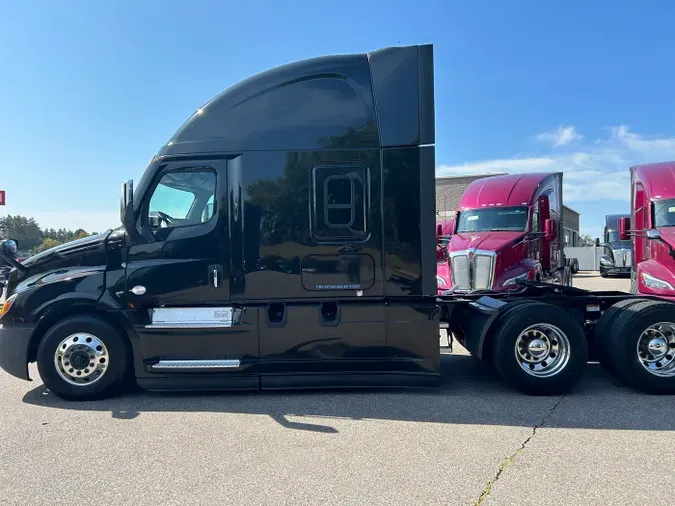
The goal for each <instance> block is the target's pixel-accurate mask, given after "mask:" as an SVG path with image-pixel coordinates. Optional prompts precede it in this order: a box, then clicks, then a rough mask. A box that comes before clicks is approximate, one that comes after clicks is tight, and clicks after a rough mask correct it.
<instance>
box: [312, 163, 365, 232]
mask: <svg viewBox="0 0 675 506" xmlns="http://www.w3.org/2000/svg"><path fill="white" fill-rule="evenodd" d="M366 173H367V172H366V171H365V170H364V169H363V168H362V167H315V168H314V170H313V173H312V193H313V199H312V235H313V236H314V239H315V240H317V241H319V242H321V241H325V242H353V241H355V240H356V241H360V240H363V239H364V238H365V237H366V226H367V223H366V221H367V216H366V213H367V206H366V202H367V189H368V184H367V179H366Z"/></svg>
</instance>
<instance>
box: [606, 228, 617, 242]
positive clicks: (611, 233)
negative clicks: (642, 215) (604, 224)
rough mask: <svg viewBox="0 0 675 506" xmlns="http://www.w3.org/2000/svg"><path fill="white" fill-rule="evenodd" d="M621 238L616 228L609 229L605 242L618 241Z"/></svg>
mask: <svg viewBox="0 0 675 506" xmlns="http://www.w3.org/2000/svg"><path fill="white" fill-rule="evenodd" d="M620 240H621V239H619V231H618V230H610V231H608V232H607V241H606V242H619V241H620Z"/></svg>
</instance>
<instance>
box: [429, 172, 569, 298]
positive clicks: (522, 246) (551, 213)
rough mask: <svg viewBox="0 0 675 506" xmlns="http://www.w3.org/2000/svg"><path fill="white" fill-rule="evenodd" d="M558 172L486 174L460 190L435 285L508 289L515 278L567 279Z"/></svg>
mask: <svg viewBox="0 0 675 506" xmlns="http://www.w3.org/2000/svg"><path fill="white" fill-rule="evenodd" d="M562 217H563V203H562V173H560V172H556V173H534V174H514V175H502V176H491V177H486V178H481V179H478V180H476V181H473V182H472V183H471V184H470V185H469V186H468V188H467V189H466V190H465V192H464V195H463V196H462V199H461V201H460V204H459V206H458V209H457V214H456V215H455V225H454V230H453V233H452V234H451V236H450V239H449V241H448V242H447V253H448V258H447V261H446V262H445V268H442V267H440V266H439V267H438V268H437V277H438V280H437V281H438V284H439V286H438V291H439V293H443V292H445V291H447V290H450V289H452V290H453V291H455V292H457V291H473V290H509V289H512V288H518V287H519V280H530V281H541V282H547V283H556V284H562V285H567V286H569V285H571V284H572V273H571V270H570V267H569V266H567V262H566V260H565V256H564V253H563V247H564V240H563V233H562V231H563V228H562Z"/></svg>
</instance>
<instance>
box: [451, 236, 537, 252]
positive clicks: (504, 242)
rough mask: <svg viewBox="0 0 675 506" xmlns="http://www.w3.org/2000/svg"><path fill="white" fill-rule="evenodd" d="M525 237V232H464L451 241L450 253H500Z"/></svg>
mask: <svg viewBox="0 0 675 506" xmlns="http://www.w3.org/2000/svg"><path fill="white" fill-rule="evenodd" d="M523 237H525V232H462V233H456V234H454V235H453V236H452V239H450V244H449V245H448V250H449V251H461V250H465V249H481V250H486V251H494V252H498V251H501V250H502V249H504V248H506V247H509V246H512V245H513V244H514V243H516V242H517V241H519V240H521V239H522V238H523Z"/></svg>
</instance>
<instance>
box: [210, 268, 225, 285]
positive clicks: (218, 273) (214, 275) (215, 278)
mask: <svg viewBox="0 0 675 506" xmlns="http://www.w3.org/2000/svg"><path fill="white" fill-rule="evenodd" d="M208 269H209V283H210V284H211V285H213V287H214V288H220V284H221V282H222V278H223V266H222V265H209V267H208Z"/></svg>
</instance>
